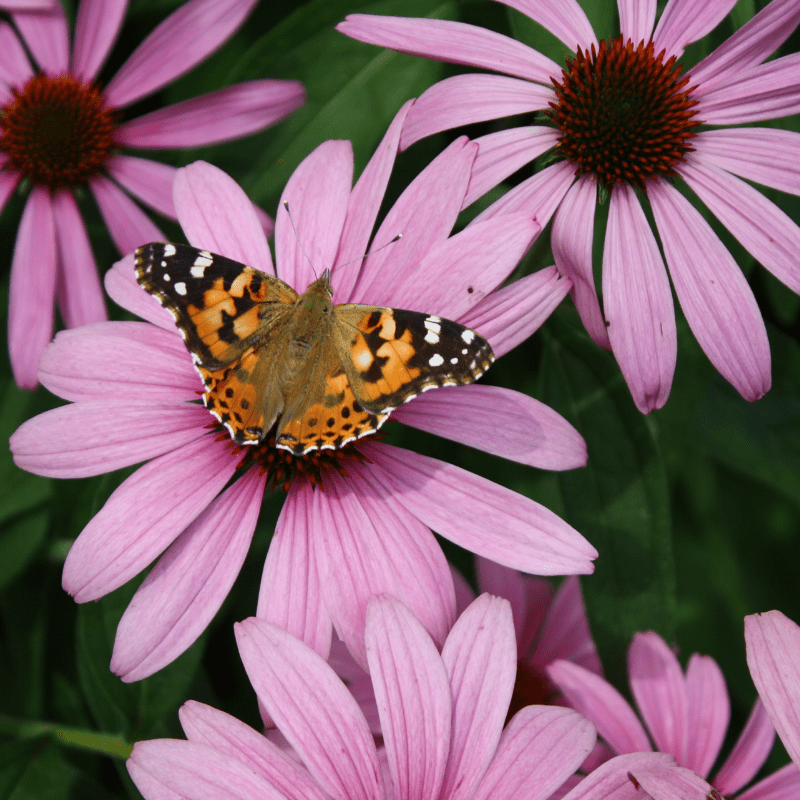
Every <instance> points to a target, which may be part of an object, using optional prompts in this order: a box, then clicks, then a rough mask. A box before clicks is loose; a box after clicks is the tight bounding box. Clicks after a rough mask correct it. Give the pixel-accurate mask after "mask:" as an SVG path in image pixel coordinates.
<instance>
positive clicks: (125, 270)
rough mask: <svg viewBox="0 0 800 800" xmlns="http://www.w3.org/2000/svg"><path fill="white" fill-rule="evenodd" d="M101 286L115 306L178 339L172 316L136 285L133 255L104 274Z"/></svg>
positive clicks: (120, 261)
mask: <svg viewBox="0 0 800 800" xmlns="http://www.w3.org/2000/svg"><path fill="white" fill-rule="evenodd" d="M103 285H104V286H105V289H106V292H107V293H108V296H109V297H110V298H111V299H112V300H113V301H114V302H115V303H116V304H117V305H119V306H122V308H124V309H126V310H127V311H130V312H131V313H132V314H136V316H137V317H141V318H142V319H144V320H147V321H148V322H152V323H153V325H156V326H157V327H159V328H161V329H162V330H165V331H169V332H170V333H172V334H174V335H175V336H178V338H179V339H180V337H179V335H178V329H177V328H176V327H175V320H174V319H173V318H172V314H170V313H169V311H167V309H166V308H164V306H162V305H161V303H159V302H158V300H156V298H155V297H154V296H153V295H151V294H150V293H149V292H146V291H145V290H144V289H143V288H142V287H141V286H139V284H138V283H137V281H136V270H135V269H134V265H133V253H130V254H129V255H127V256H125V257H124V258H122V259H120V260H119V261H117V262H116V263H115V264H114V266H113V267H111V269H110V270H108V272H106V274H105V278H104V279H103ZM180 344H181V345H183V342H182V341H181V342H180ZM185 349H186V348H185V347H184V350H185Z"/></svg>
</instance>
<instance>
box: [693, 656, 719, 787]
mask: <svg viewBox="0 0 800 800" xmlns="http://www.w3.org/2000/svg"><path fill="white" fill-rule="evenodd" d="M686 704H687V713H688V734H687V737H686V741H687V742H689V743H690V744H689V745H688V746H687V747H686V749H685V752H684V756H683V758H682V760H681V766H686V767H688V768H689V769H693V770H694V771H695V772H696V773H697V774H698V775H700V776H701V777H703V778H707V777H708V773H709V772H711V767H712V766H714V762H715V761H716V760H717V756H718V755H719V751H720V749H721V748H722V742H723V741H724V739H725V733H726V732H727V730H728V722H729V721H730V717H731V704H730V700H729V699H728V689H727V687H726V686H725V678H724V676H723V675H722V670H721V669H720V668H719V665H718V664H717V662H716V661H714V659H713V658H709V657H708V656H701V655H698V654H697V653H695V654H694V655H693V656H692V657H691V658H690V659H689V664H688V666H687V667H686ZM717 788H719V787H717Z"/></svg>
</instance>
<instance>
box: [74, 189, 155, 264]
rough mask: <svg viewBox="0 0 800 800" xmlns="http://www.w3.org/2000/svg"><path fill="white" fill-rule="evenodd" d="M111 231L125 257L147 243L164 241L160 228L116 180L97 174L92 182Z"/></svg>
mask: <svg viewBox="0 0 800 800" xmlns="http://www.w3.org/2000/svg"><path fill="white" fill-rule="evenodd" d="M89 187H90V188H91V190H92V194H93V195H94V199H95V200H96V201H97V205H98V206H99V208H100V213H101V214H102V215H103V220H104V221H105V223H106V227H107V228H108V232H109V233H110V234H111V238H112V239H113V240H114V244H115V245H116V246H117V249H118V250H119V252H120V253H121V254H122V255H123V256H124V255H127V254H128V253H132V252H133V251H134V250H136V248H137V247H141V245H143V244H147V243H148V242H163V241H164V234H163V233H161V231H160V230H159V229H158V226H157V225H156V224H155V223H154V222H153V221H152V220H151V219H150V217H148V216H147V214H145V213H144V211H142V209H141V208H139V206H137V205H136V203H134V202H133V200H131V198H130V197H128V195H127V194H125V192H123V191H122V189H120V188H119V186H117V184H116V183H114V181H112V180H109V179H108V178H106V177H105V176H103V175H96V176H95V177H94V178H92V180H91V181H90V182H89Z"/></svg>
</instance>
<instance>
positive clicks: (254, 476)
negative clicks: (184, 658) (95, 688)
mask: <svg viewBox="0 0 800 800" xmlns="http://www.w3.org/2000/svg"><path fill="white" fill-rule="evenodd" d="M264 483H265V476H264V475H260V474H259V471H258V470H256V469H251V470H250V471H249V472H248V473H247V474H246V475H244V476H243V477H242V478H240V479H239V480H237V481H236V483H234V484H233V486H231V487H230V488H229V489H228V490H226V491H225V492H223V493H222V494H221V495H219V496H218V497H217V498H216V499H215V500H213V501H212V502H211V503H210V504H209V505H208V506H207V507H206V508H205V510H204V511H203V512H202V513H201V514H200V516H198V517H197V518H196V519H195V520H194V522H192V523H191V525H189V527H187V528H186V529H185V530H184V531H183V533H181V535H180V536H178V538H177V539H176V540H175V541H174V542H173V543H172V545H171V546H170V547H169V549H168V550H167V551H166V552H165V553H164V555H163V556H161V558H160V559H159V560H158V563H157V564H156V565H155V567H153V569H152V570H151V571H150V574H149V575H148V576H147V577H146V578H145V580H144V583H142V585H141V586H140V587H139V588H138V589H137V590H136V594H135V595H134V596H133V599H132V600H131V602H130V605H129V606H128V608H127V609H126V611H125V613H124V614H123V615H122V619H121V620H120V622H119V626H118V627H117V635H116V638H115V640H114V652H113V654H112V656H111V671H112V672H113V673H115V674H116V675H119V676H120V678H122V680H123V681H125V682H126V683H128V682H130V681H138V680H141V679H142V678H146V677H148V676H149V675H152V674H153V673H154V672H158V670H160V669H161V668H162V667H165V666H166V665H167V664H170V663H171V662H172V661H174V660H175V659H176V658H177V657H178V656H179V655H180V654H181V653H183V652H184V651H185V650H186V649H187V648H188V647H189V646H190V645H192V644H193V643H194V642H195V641H196V640H197V637H198V636H200V634H201V633H202V632H203V631H204V630H205V629H206V627H207V626H208V624H209V623H210V622H211V620H212V619H213V618H214V615H215V614H216V613H217V611H218V610H219V608H220V606H221V605H222V602H223V601H224V600H225V598H226V597H227V596H228V592H229V591H230V590H231V587H232V586H233V582H234V581H235V580H236V577H237V575H238V574H239V570H240V569H241V567H242V564H243V563H244V557H245V556H246V555H247V551H248V549H249V547H250V540H251V539H252V538H253V531H254V530H255V527H256V522H257V521H258V512H259V511H260V510H261V499H262V497H263V496H264Z"/></svg>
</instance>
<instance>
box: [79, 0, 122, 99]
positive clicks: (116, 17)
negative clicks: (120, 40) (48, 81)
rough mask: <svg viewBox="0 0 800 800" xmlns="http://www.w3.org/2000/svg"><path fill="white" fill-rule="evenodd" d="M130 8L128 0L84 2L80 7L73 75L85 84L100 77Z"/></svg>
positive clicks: (92, 0) (93, 0)
mask: <svg viewBox="0 0 800 800" xmlns="http://www.w3.org/2000/svg"><path fill="white" fill-rule="evenodd" d="M127 7H128V0H111V2H108V0H88V1H86V0H85V2H82V3H81V4H80V5H79V6H78V18H77V20H76V21H75V43H74V45H73V52H72V74H73V75H75V76H76V77H78V78H80V79H81V80H82V81H84V82H86V83H89V82H91V81H94V80H95V78H97V74H98V72H100V68H101V67H102V66H103V64H104V63H105V60H106V57H107V56H108V53H109V51H110V50H111V48H112V46H113V45H114V42H115V41H116V40H117V35H118V34H119V29H120V27H121V26H122V20H123V19H124V17H125V11H126V10H127Z"/></svg>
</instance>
